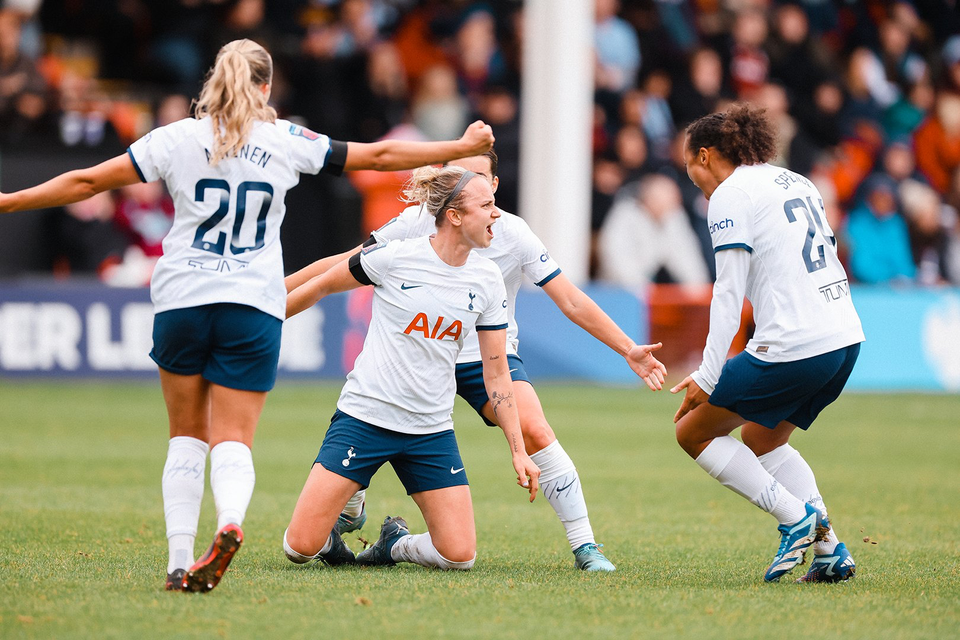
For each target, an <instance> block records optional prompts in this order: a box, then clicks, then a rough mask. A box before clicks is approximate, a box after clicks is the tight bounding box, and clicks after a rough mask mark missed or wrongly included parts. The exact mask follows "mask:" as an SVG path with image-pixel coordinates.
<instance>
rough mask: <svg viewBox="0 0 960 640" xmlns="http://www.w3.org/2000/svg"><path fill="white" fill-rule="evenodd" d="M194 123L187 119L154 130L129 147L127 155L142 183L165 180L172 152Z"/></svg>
mask: <svg viewBox="0 0 960 640" xmlns="http://www.w3.org/2000/svg"><path fill="white" fill-rule="evenodd" d="M195 122H196V121H195V120H194V119H193V118H187V119H184V120H179V121H177V122H172V123H170V124H168V125H166V126H163V127H159V128H157V129H154V130H153V131H151V132H150V133H148V134H147V135H145V136H143V137H142V138H140V139H139V140H137V141H136V142H134V143H133V144H131V145H130V146H129V147H127V155H128V156H130V160H131V161H133V168H134V169H136V170H137V175H138V176H139V177H140V180H141V181H143V182H154V181H155V180H160V179H161V178H166V176H167V175H168V172H169V170H170V167H171V164H172V163H173V160H172V156H173V150H174V149H176V147H177V145H178V144H180V142H181V141H183V139H184V138H186V137H187V136H188V135H189V131H190V127H191V125H193V124H194V123H195Z"/></svg>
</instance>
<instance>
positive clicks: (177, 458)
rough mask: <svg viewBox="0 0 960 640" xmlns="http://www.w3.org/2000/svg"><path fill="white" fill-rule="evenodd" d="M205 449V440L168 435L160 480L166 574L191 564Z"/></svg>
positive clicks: (203, 480) (204, 462) (205, 460)
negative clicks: (164, 530)
mask: <svg viewBox="0 0 960 640" xmlns="http://www.w3.org/2000/svg"><path fill="white" fill-rule="evenodd" d="M209 449H210V447H209V446H207V443H206V442H204V441H203V440H198V439H196V438H190V437H187V436H177V437H175V438H170V444H169V446H168V448H167V461H166V463H165V464H164V465H163V477H162V478H161V480H160V488H161V491H162V492H163V517H164V520H165V521H166V523H167V544H168V547H169V549H170V556H169V559H168V560H167V573H172V572H173V571H174V570H175V569H189V568H190V566H191V565H192V564H193V547H194V542H195V541H196V539H197V522H198V521H199V520H200V503H201V502H202V501H203V486H204V482H205V479H204V470H205V469H206V464H207V451H209Z"/></svg>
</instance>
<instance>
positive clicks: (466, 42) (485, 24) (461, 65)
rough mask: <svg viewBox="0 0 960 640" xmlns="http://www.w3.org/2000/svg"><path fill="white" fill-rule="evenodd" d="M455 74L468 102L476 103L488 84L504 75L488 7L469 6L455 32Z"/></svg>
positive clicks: (493, 21)
mask: <svg viewBox="0 0 960 640" xmlns="http://www.w3.org/2000/svg"><path fill="white" fill-rule="evenodd" d="M456 62H457V77H458V79H459V83H460V87H461V89H462V90H463V93H464V94H465V95H466V98H467V99H468V100H469V101H470V103H471V104H473V105H474V106H476V105H477V104H478V103H479V101H480V98H481V96H482V94H483V91H484V88H485V87H487V86H488V85H496V84H501V83H503V82H504V80H505V79H506V63H505V61H504V59H503V54H502V53H501V52H500V47H499V44H498V43H497V38H496V22H495V20H494V17H493V14H492V13H490V11H489V9H487V8H484V7H483V6H474V7H472V8H469V9H468V10H467V11H466V13H465V15H464V16H463V21H462V24H461V25H460V28H459V29H458V30H457V35H456Z"/></svg>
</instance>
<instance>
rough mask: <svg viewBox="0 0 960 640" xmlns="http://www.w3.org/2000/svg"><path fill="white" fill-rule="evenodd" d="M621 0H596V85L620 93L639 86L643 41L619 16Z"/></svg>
mask: <svg viewBox="0 0 960 640" xmlns="http://www.w3.org/2000/svg"><path fill="white" fill-rule="evenodd" d="M619 10H620V1H619V0H596V3H595V12H596V25H597V26H596V31H595V32H594V38H593V42H594V47H595V49H596V52H597V71H596V84H597V88H598V89H600V90H601V91H605V92H610V93H614V94H618V95H619V94H621V93H623V92H624V91H625V90H627V89H628V88H629V87H631V86H635V85H636V81H637V72H638V71H639V70H640V63H641V57H640V43H639V41H638V39H637V32H636V30H635V29H634V28H633V27H632V26H631V25H630V23H629V22H627V21H626V20H624V19H623V18H621V17H620V16H618V15H617V12H618V11H619Z"/></svg>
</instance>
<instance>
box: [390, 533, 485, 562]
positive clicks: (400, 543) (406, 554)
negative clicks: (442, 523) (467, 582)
mask: <svg viewBox="0 0 960 640" xmlns="http://www.w3.org/2000/svg"><path fill="white" fill-rule="evenodd" d="M390 557H391V558H393V560H394V562H412V563H414V564H419V565H420V566H422V567H436V568H437V569H443V570H450V569H456V570H460V571H466V570H467V569H470V568H471V567H473V563H474V562H476V560H477V555H476V554H474V555H473V559H472V560H467V561H465V562H452V561H450V560H447V559H446V558H444V557H443V556H442V555H440V552H439V551H437V548H436V547H435V546H433V539H432V538H431V537H430V533H429V532H427V533H417V534H412V535H408V536H403V537H402V538H400V539H399V540H397V542H396V543H395V544H394V545H393V548H392V549H390Z"/></svg>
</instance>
